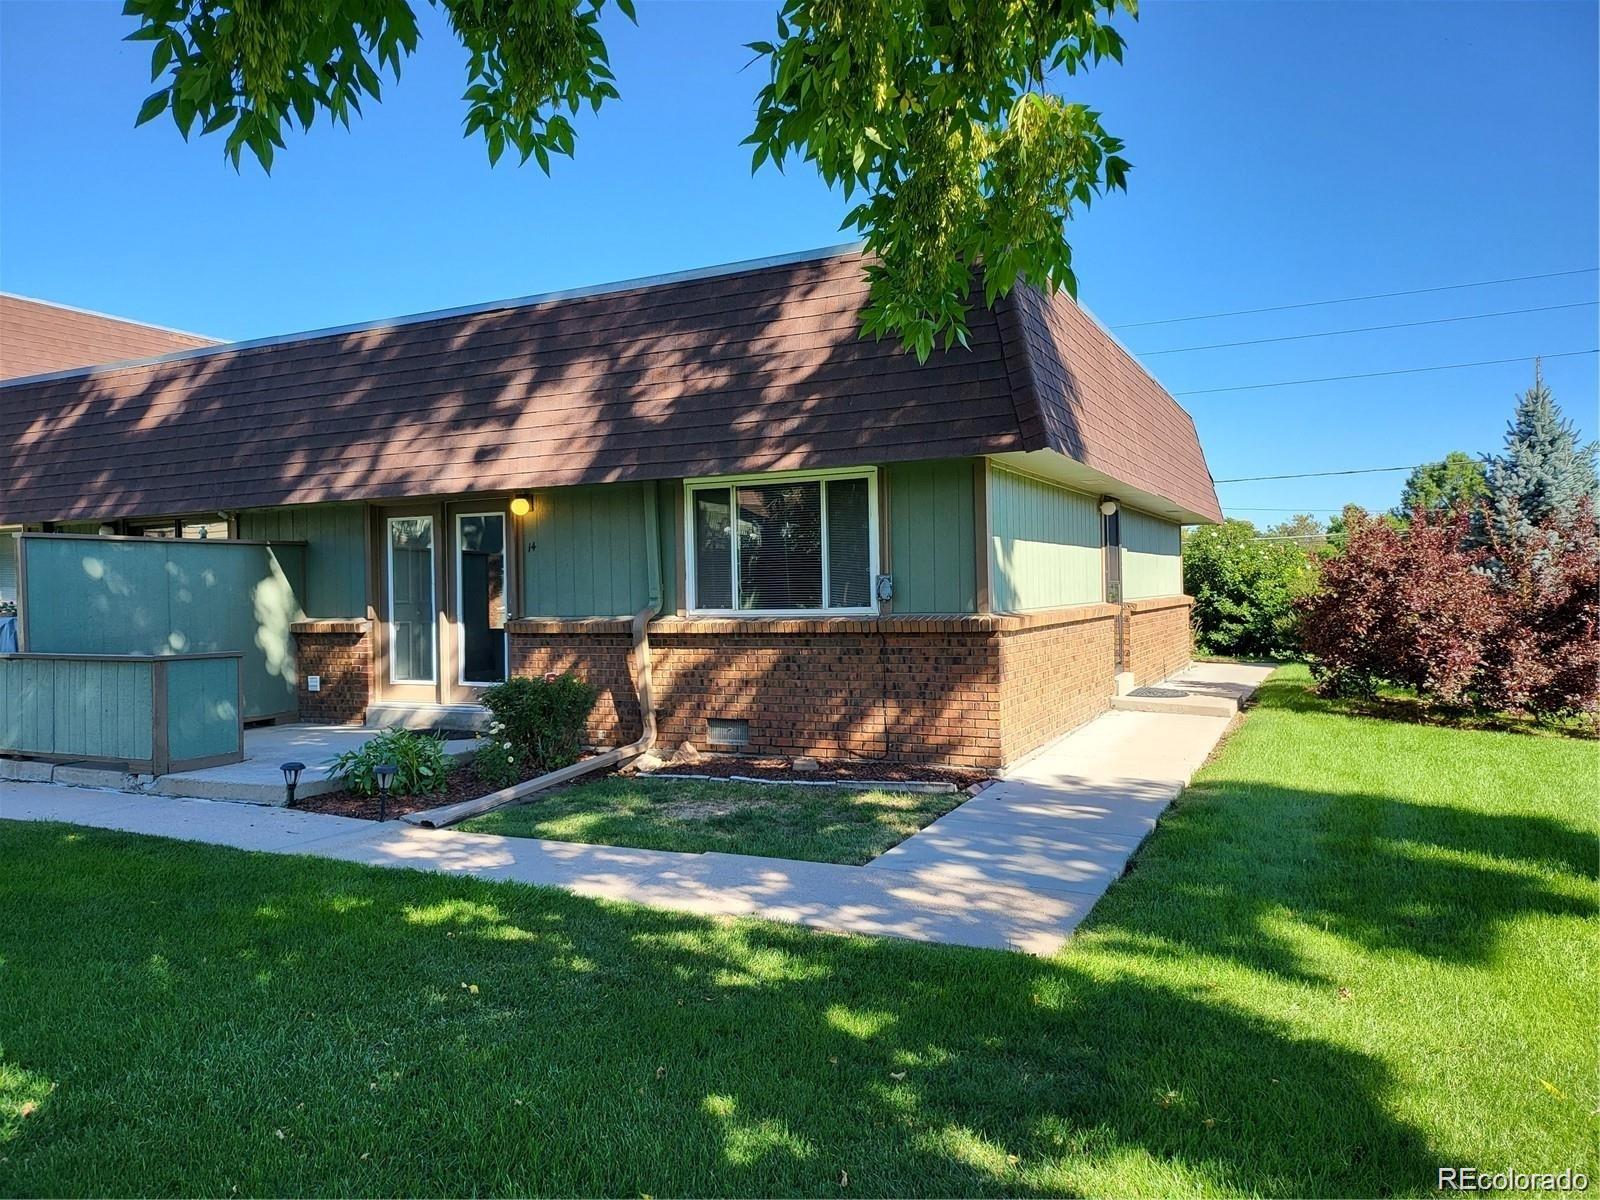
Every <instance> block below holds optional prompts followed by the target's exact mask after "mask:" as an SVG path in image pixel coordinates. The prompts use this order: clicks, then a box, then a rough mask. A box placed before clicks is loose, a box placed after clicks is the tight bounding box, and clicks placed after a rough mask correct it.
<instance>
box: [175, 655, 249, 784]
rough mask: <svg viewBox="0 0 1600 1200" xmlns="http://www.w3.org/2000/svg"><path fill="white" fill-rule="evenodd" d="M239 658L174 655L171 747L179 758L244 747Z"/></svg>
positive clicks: (218, 755)
mask: <svg viewBox="0 0 1600 1200" xmlns="http://www.w3.org/2000/svg"><path fill="white" fill-rule="evenodd" d="M239 662H240V660H239V659H236V658H175V659H172V660H170V661H169V662H167V663H166V664H165V666H166V676H167V680H166V686H167V753H168V754H169V755H171V757H172V758H173V759H174V760H175V761H176V760H181V759H184V760H192V759H210V758H222V757H226V756H229V755H232V754H234V753H235V752H236V751H239V750H241V749H242V747H241V746H240V742H239V738H240V722H239Z"/></svg>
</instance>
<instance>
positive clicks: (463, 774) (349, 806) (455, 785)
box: [294, 762, 540, 821]
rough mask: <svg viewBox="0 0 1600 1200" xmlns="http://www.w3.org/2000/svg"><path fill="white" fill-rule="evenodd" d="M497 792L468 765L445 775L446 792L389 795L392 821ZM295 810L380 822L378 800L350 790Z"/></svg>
mask: <svg viewBox="0 0 1600 1200" xmlns="http://www.w3.org/2000/svg"><path fill="white" fill-rule="evenodd" d="M539 773H540V772H538V771H527V772H525V773H524V774H523V775H522V776H521V777H519V778H518V779H517V781H516V782H518V783H523V782H525V781H526V780H529V779H532V778H534V777H535V776H537V775H538V774H539ZM494 791H499V787H498V786H494V785H490V784H487V783H485V782H484V781H483V780H482V779H480V778H479V777H478V768H477V766H476V764H474V763H471V762H465V763H462V764H461V765H460V766H458V767H457V768H456V769H455V770H453V771H451V772H450V774H448V775H446V776H445V780H444V790H443V791H439V792H432V793H430V794H428V795H426V796H390V797H389V819H390V820H393V819H394V818H395V817H403V816H405V815H406V814H407V813H414V812H423V811H425V810H427V809H430V808H440V807H442V806H443V805H446V804H455V803H456V802H458V801H461V800H476V799H477V798H478V797H479V796H487V795H488V794H489V793H490V792H494ZM294 807H295V808H296V809H298V810H301V811H304V812H316V813H331V814H333V815H334V816H336V817H359V818H361V819H362V820H364V821H376V820H377V819H378V798H377V797H376V796H363V795H360V794H359V793H357V792H352V791H350V790H349V789H341V790H340V791H337V792H323V793H322V795H320V796H306V797H303V798H300V797H297V798H296V799H295V802H294Z"/></svg>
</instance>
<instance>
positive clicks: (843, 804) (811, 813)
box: [460, 775, 966, 864]
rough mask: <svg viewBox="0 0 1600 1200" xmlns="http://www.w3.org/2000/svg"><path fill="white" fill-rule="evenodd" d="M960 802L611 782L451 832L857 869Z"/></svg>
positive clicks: (921, 795) (541, 799) (907, 795)
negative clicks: (709, 852)
mask: <svg viewBox="0 0 1600 1200" xmlns="http://www.w3.org/2000/svg"><path fill="white" fill-rule="evenodd" d="M892 786H893V785H892V784H886V785H885V787H886V788H890V787H892ZM965 799H966V796H965V795H963V794H962V793H960V792H937V793H925V792H895V791H888V790H885V791H871V792H855V791H846V790H844V789H842V788H823V787H782V786H779V785H776V784H761V783H705V782H703V781H698V780H693V779H685V780H682V781H679V782H673V783H666V782H662V781H661V780H660V779H654V780H649V779H647V780H638V779H629V778H626V777H623V776H616V775H613V776H611V777H610V778H608V779H599V780H596V781H595V782H593V783H582V784H578V785H577V786H576V787H570V788H564V789H562V790H561V791H558V792H549V793H547V794H545V795H541V796H535V797H534V798H533V799H532V800H531V801H530V802H529V803H527V804H519V805H516V806H515V807H512V808H502V809H497V810H495V811H494V812H491V813H485V814H484V815H483V816H481V817H475V818H473V819H472V820H470V821H464V822H462V824H461V825H460V828H462V829H465V830H469V831H470V832H473V833H500V834H505V835H507V836H510V837H531V838H548V839H549V840H551V841H556V842H590V843H594V844H598V845H602V846H633V847H636V848H638V849H640V850H684V851H688V852H690V853H700V852H703V851H707V850H722V851H725V852H726V853H729V854H759V855H765V856H767V857H770V858H800V859H807V860H809V861H812V862H834V863H855V864H860V863H867V862H871V861H872V860H873V859H874V858H877V857H878V855H880V854H882V853H883V852H884V851H885V850H887V849H889V848H890V847H891V846H895V845H898V844H899V843H901V842H903V841H905V840H906V838H908V837H910V836H911V835H912V834H913V833H915V832H916V831H917V830H919V829H921V828H922V827H923V826H924V825H926V824H927V823H928V822H929V821H932V820H933V819H934V818H935V817H939V816H942V815H943V814H945V813H947V812H949V811H950V810H951V809H952V808H954V807H955V806H956V803H957V802H958V801H961V800H965Z"/></svg>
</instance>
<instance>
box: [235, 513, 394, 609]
mask: <svg viewBox="0 0 1600 1200" xmlns="http://www.w3.org/2000/svg"><path fill="white" fill-rule="evenodd" d="M239 536H240V537H241V538H255V539H258V540H260V541H264V542H304V543H305V546H306V582H305V591H304V593H303V594H302V595H301V603H302V604H303V605H304V606H305V613H306V616H308V617H314V618H319V619H328V620H337V619H340V618H349V617H365V616H366V615H367V595H368V592H367V509H366V506H365V505H363V504H300V505H293V506H290V507H286V508H258V509H249V510H246V511H244V512H241V513H240V514H239Z"/></svg>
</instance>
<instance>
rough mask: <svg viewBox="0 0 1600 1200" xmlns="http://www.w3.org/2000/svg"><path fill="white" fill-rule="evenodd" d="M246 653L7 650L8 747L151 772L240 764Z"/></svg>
mask: <svg viewBox="0 0 1600 1200" xmlns="http://www.w3.org/2000/svg"><path fill="white" fill-rule="evenodd" d="M243 658H244V656H243V655H242V654H240V653H238V652H237V651H224V652H212V653H205V654H167V655H156V654H31V653H24V654H0V754H19V755H24V756H26V757H30V758H42V759H47V760H49V761H52V762H90V763H117V764H123V763H125V764H127V767H128V769H129V770H131V771H137V772H140V773H143V774H149V775H164V774H166V773H167V772H169V771H185V770H194V769H196V768H200V767H214V766H219V765H221V764H223V763H233V762H239V761H240V760H241V759H242V758H244V726H243V723H242V721H241V719H240V713H241V711H242V709H243V705H244V684H243V679H242V675H241V671H240V665H241V663H242V661H243Z"/></svg>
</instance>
